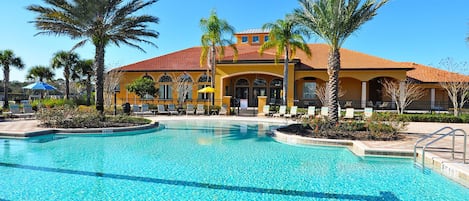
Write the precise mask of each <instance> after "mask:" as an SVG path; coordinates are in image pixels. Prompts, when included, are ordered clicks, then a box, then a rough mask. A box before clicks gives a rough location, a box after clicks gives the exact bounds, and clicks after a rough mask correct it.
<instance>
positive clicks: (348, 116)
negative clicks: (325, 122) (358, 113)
mask: <svg viewBox="0 0 469 201" xmlns="http://www.w3.org/2000/svg"><path fill="white" fill-rule="evenodd" d="M354 118H355V110H354V109H353V108H346V109H345V116H344V119H354Z"/></svg>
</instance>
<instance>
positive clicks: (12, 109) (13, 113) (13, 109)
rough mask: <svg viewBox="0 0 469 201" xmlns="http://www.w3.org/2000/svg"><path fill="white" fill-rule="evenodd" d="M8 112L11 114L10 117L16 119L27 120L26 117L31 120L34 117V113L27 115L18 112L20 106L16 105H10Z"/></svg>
mask: <svg viewBox="0 0 469 201" xmlns="http://www.w3.org/2000/svg"><path fill="white" fill-rule="evenodd" d="M27 107H28V106H27ZM29 107H31V105H29ZM23 111H24V110H23ZM31 111H32V107H31ZM10 112H11V114H10V115H11V117H18V118H28V117H31V118H32V117H34V112H28V113H25V112H21V111H20V106H19V105H17V104H11V105H10Z"/></svg>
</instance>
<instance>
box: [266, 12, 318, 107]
mask: <svg viewBox="0 0 469 201" xmlns="http://www.w3.org/2000/svg"><path fill="white" fill-rule="evenodd" d="M262 29H263V30H268V31H270V32H269V41H267V42H265V43H264V44H262V46H261V47H260V48H259V53H260V54H261V55H262V54H263V53H264V51H265V50H267V49H271V48H275V49H276V53H275V62H277V60H278V58H279V57H280V56H281V55H284V57H283V59H284V62H283V88H282V90H283V94H282V104H283V105H287V97H288V63H289V62H290V59H291V58H293V57H294V56H295V53H296V49H300V50H302V51H303V52H305V53H306V55H307V56H308V57H311V50H310V49H309V46H308V44H306V41H305V40H304V38H303V36H309V33H308V30H306V29H305V28H304V27H303V26H301V25H300V24H298V23H297V22H296V21H294V19H293V18H292V17H291V16H290V15H287V16H285V20H282V19H279V20H277V21H276V22H275V23H267V24H264V26H262Z"/></svg>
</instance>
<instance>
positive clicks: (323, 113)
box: [320, 107, 329, 117]
mask: <svg viewBox="0 0 469 201" xmlns="http://www.w3.org/2000/svg"><path fill="white" fill-rule="evenodd" d="M320 114H321V116H323V117H327V116H329V108H328V107H321V113H320Z"/></svg>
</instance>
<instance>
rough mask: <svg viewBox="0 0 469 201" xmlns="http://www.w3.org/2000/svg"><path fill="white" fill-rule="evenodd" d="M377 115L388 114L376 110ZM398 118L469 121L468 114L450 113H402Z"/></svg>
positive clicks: (384, 117) (423, 120)
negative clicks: (456, 115)
mask: <svg viewBox="0 0 469 201" xmlns="http://www.w3.org/2000/svg"><path fill="white" fill-rule="evenodd" d="M377 114H378V116H380V117H381V118H383V119H386V118H388V117H389V116H390V114H392V113H389V112H378V113H377ZM399 119H401V120H403V121H406V122H440V123H469V115H467V114H465V115H461V116H459V117H455V116H454V115H452V114H402V115H399Z"/></svg>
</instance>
